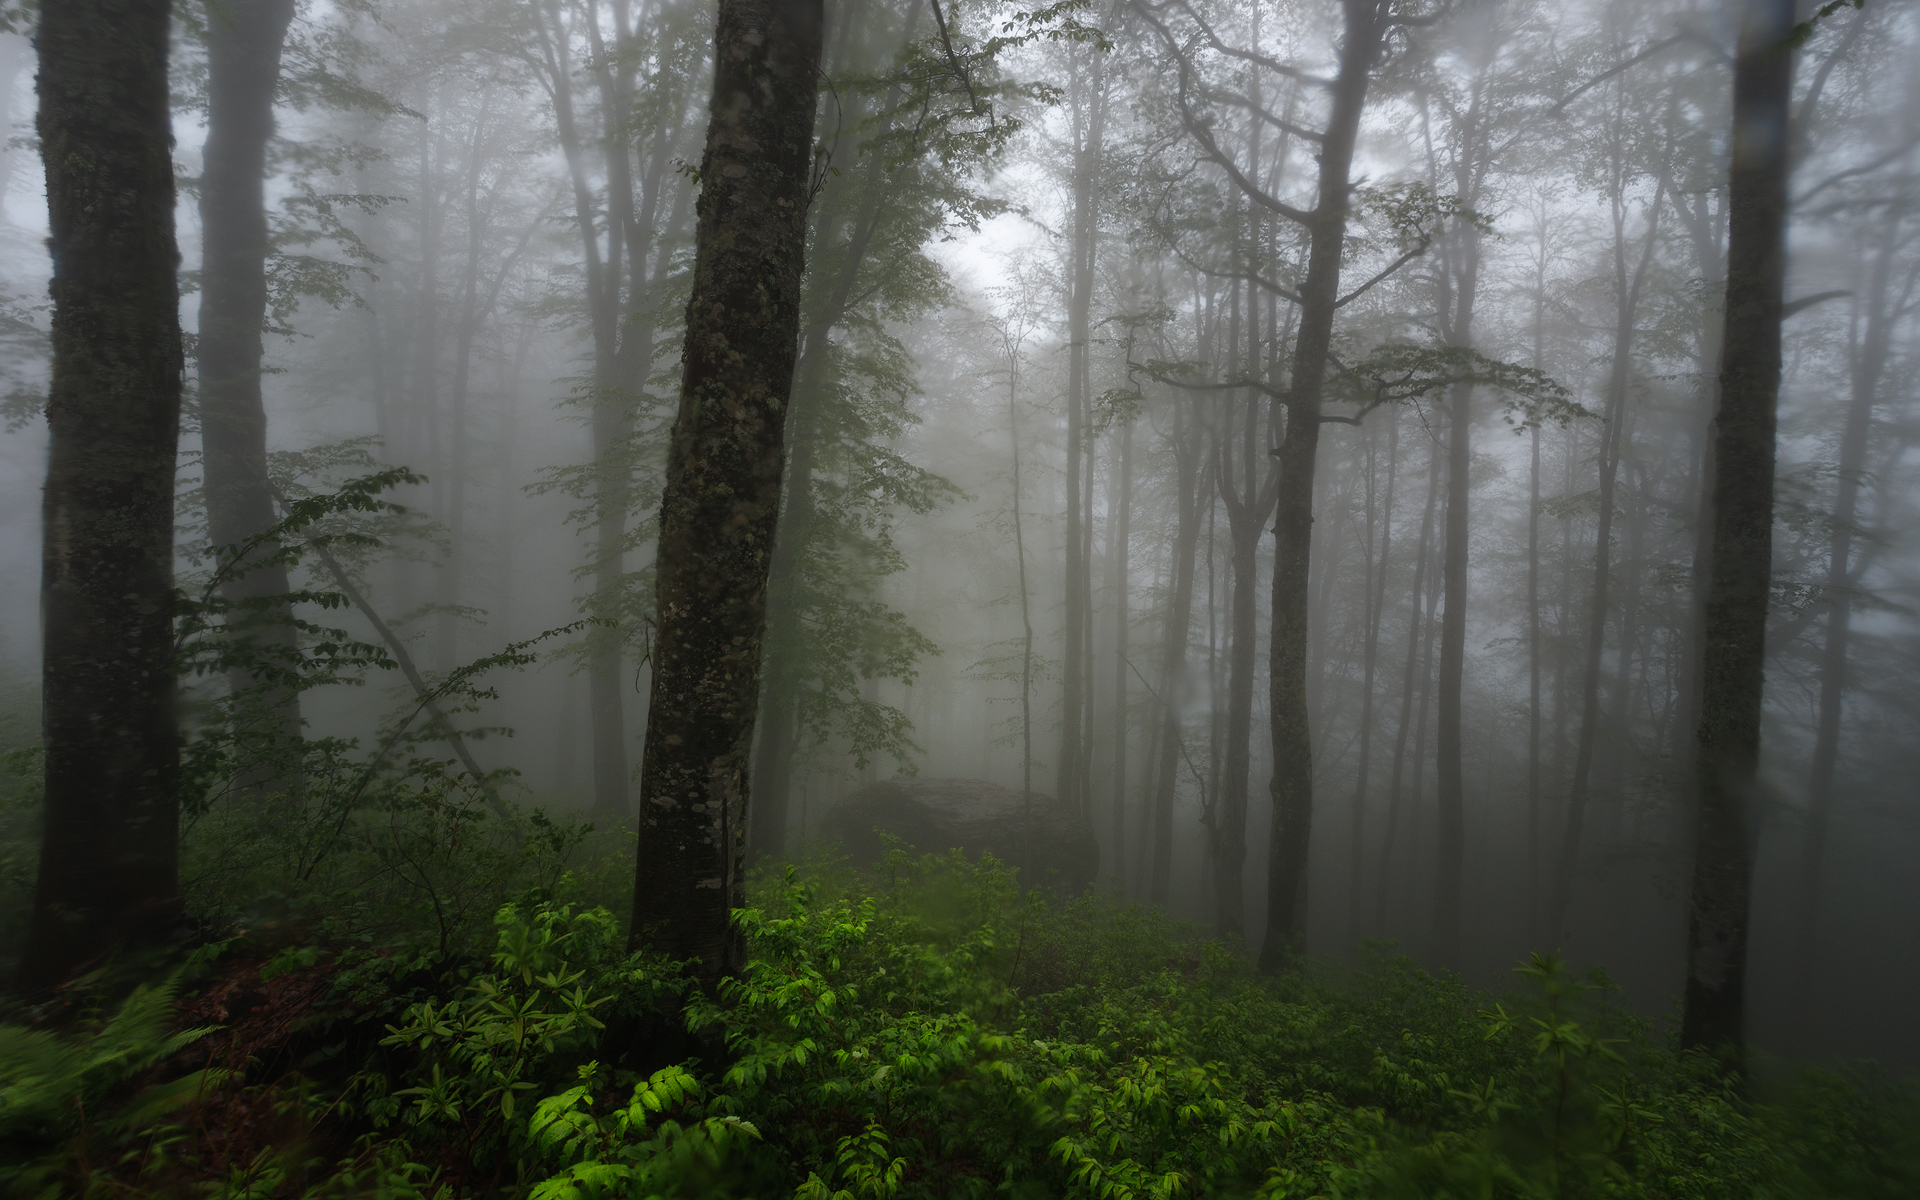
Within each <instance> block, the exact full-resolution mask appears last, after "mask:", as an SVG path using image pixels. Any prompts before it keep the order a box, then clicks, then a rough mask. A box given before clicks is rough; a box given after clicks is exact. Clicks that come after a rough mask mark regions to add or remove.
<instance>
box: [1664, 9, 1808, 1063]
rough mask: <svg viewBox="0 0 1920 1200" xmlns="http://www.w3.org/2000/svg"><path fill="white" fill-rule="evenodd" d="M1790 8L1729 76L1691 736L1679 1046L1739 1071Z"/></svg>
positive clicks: (1767, 575)
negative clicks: (1724, 212) (1720, 329)
mask: <svg viewBox="0 0 1920 1200" xmlns="http://www.w3.org/2000/svg"><path fill="white" fill-rule="evenodd" d="M1793 23H1794V3H1793V0H1748V2H1747V4H1746V5H1745V14H1744V17H1743V20H1742V24H1741V30H1740V50H1739V56H1738V58H1737V60H1736V62H1735V64H1734V72H1733V162H1732V168H1731V170H1730V172H1729V177H1728V183H1729V188H1728V217H1729V223H1728V236H1727V301H1726V313H1725V321H1726V326H1725V327H1726V332H1725V334H1724V335H1723V337H1722V340H1721V346H1722V358H1721V367H1720V409H1719V412H1718V413H1717V414H1716V416H1715V418H1714V471H1715V480H1714V490H1713V556H1712V565H1711V567H1710V568H1709V571H1710V582H1709V584H1708V593H1707V620H1706V646H1705V650H1706V654H1705V665H1704V669H1703V670H1702V672H1701V685H1702V686H1701V695H1700V729H1699V733H1698V735H1697V740H1698V743H1699V748H1698V767H1697V786H1698V789H1699V792H1698V798H1697V802H1696V804H1697V807H1696V812H1695V822H1694V851H1693V884H1692V889H1691V904H1690V906H1689V913H1688V928H1687V989H1686V1002H1685V1003H1686V1008H1685V1015H1684V1017H1683V1018H1682V1021H1681V1028H1680V1038H1681V1042H1682V1043H1683V1044H1684V1045H1687V1046H1695V1047H1704V1048H1708V1049H1712V1050H1716V1051H1719V1052H1722V1053H1724V1054H1726V1055H1727V1056H1728V1057H1729V1059H1730V1061H1731V1064H1732V1065H1733V1066H1734V1067H1735V1068H1736V1069H1738V1068H1740V1067H1741V1066H1742V1065H1743V1059H1744V1052H1745V1042H1746V973H1747V928H1748V919H1749V913H1748V895H1749V890H1750V886H1751V878H1752V862H1751V859H1750V857H1749V854H1750V849H1749V842H1748V837H1747V807H1748V805H1749V804H1750V803H1751V801H1752V799H1753V791H1754V785H1755V780H1756V778H1757V776H1758V774H1759V768H1760V711H1761V701H1762V690H1763V667H1762V664H1763V662H1764V661H1765V656H1766V632H1767V595H1768V586H1769V583H1770V581H1771V576H1772V570H1773V466H1774V427H1775V421H1776V416H1777V411H1778V407H1779V401H1780V370H1781V355H1780V319H1781V310H1782V307H1783V296H1782V292H1783V289H1784V287H1785V282H1786V267H1787V241H1786V229H1787V207H1788V203H1787V179H1788V156H1787V134H1788V113H1789V104H1790V102H1791V98H1792V92H1793V48H1792V45H1791V43H1790V41H1789V38H1790V36H1791V31H1792V29H1793Z"/></svg>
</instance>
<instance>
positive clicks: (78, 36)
mask: <svg viewBox="0 0 1920 1200" xmlns="http://www.w3.org/2000/svg"><path fill="white" fill-rule="evenodd" d="M168 13H169V5H167V4H165V3H162V2H159V0H63V2H62V3H59V4H50V5H47V6H46V7H45V8H44V9H43V10H42V11H41V17H40V27H39V32H38V35H37V39H36V40H37V45H38V48H39V61H40V75H39V95H40V112H39V118H38V122H37V125H38V132H39V135H40V146H41V153H42V155H43V157H44V159H45V162H46V165H47V214H48V220H49V226H50V236H49V238H48V245H49V248H50V249H51V251H52V254H53V268H54V270H53V282H52V285H51V287H50V292H51V294H52V298H53V306H54V308H53V334H52V343H53V364H52V365H53V371H52V383H51V386H50V388H49V392H48V403H47V425H48V429H49V432H50V435H51V437H50V443H49V452H48V459H47V482H46V490H45V494H44V510H43V511H44V525H43V529H44V533H43V550H42V560H41V564H42V575H41V593H40V595H41V615H42V621H43V628H44V633H43V637H44V642H43V659H42V685H41V686H42V703H43V710H42V712H43V715H42V722H43V724H42V731H43V736H44V739H45V748H46V808H45V823H44V826H43V830H42V834H41V843H40V870H39V878H38V880H37V882H36V884H35V888H34V897H33V914H32V916H31V918H30V920H29V923H28V927H27V939H26V947H25V951H24V953H23V957H22V961H21V965H20V977H19V983H20V985H21V987H22V989H23V990H25V991H28V992H37V991H41V990H44V989H47V988H50V987H52V986H54V985H56V984H58V983H59V982H60V981H61V980H63V979H65V978H66V977H67V976H68V975H69V974H70V973H71V972H73V971H74V970H75V969H76V968H78V967H80V966H82V965H83V964H85V963H87V962H89V961H92V960H93V959H95V958H97V957H98V956H100V955H101V954H103V953H105V952H107V951H108V950H110V949H112V948H113V947H114V946H115V945H116V944H119V943H131V944H135V945H138V944H142V943H153V942H156V941H159V940H162V939H164V938H165V937H166V936H167V934H168V933H169V931H170V927H171V924H172V922H173V920H174V919H175V917H176V915H177V914H178V911H179V900H178V869H179V807H178V803H177V798H176V796H175V786H176V782H177V777H178V774H179V762H180V757H179V755H180V750H179V732H178V727H177V724H176V719H175V711H174V696H175V662H174V653H173V490H174V458H175V453H176V449H177V445H178V440H179V428H180V375H181V368H182V361H181V348H180V323H179V287H178V284H177V282H176V273H177V272H178V270H179V263H180V256H179V252H178V250H177V249H176V248H175V244H174V235H173V205H174V192H173V162H172V158H171V156H170V153H169V149H170V146H171V143H172V135H171V132H170V129H169V124H168V108H167V19H168Z"/></svg>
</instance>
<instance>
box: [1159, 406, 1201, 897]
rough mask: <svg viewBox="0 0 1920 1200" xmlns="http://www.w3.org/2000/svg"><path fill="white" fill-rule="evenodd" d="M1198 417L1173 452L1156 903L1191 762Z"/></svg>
mask: <svg viewBox="0 0 1920 1200" xmlns="http://www.w3.org/2000/svg"><path fill="white" fill-rule="evenodd" d="M1194 423H1195V422H1194V421H1193V419H1192V418H1191V417H1190V416H1189V415H1187V413H1186V410H1185V409H1180V410H1177V411H1176V413H1175V416H1174V430H1173V455H1174V471H1175V475H1176V491H1177V497H1178V498H1177V500H1176V504H1177V506H1178V507H1177V509H1176V511H1175V517H1174V522H1175V524H1174V534H1173V594H1172V596H1171V597H1170V599H1169V602H1168V605H1167V630H1166V638H1165V643H1164V647H1163V651H1162V653H1163V660H1162V663H1161V670H1160V679H1161V683H1160V689H1161V690H1160V704H1159V709H1160V747H1159V749H1158V750H1157V751H1156V752H1155V758H1154V761H1155V765H1156V767H1157V768H1158V770H1157V777H1156V778H1155V779H1154V781H1153V801H1152V808H1151V811H1150V813H1149V816H1150V817H1151V825H1150V827H1149V829H1148V832H1147V843H1148V844H1149V845H1151V846H1152V848H1153V862H1152V869H1151V871H1150V872H1149V873H1148V877H1147V899H1148V900H1150V901H1151V902H1152V903H1154V904H1165V903H1166V902H1167V886H1168V884H1169V883H1170V882H1171V879H1172V874H1173V801H1174V797H1175V794H1176V792H1177V789H1178V786H1179V779H1180V768H1181V766H1182V764H1184V763H1185V761H1186V752H1185V748H1184V747H1183V745H1182V743H1181V729H1180V723H1181V722H1180V693H1181V690H1182V689H1183V688H1184V686H1185V680H1186V673H1187V638H1188V635H1189V633H1190V631H1191V628H1192V625H1193V567H1194V557H1195V552H1196V551H1197V550H1198V549H1199V547H1200V504H1201V498H1200V496H1199V495H1198V494H1197V493H1198V490H1199V489H1198V486H1197V485H1198V481H1199V480H1198V477H1199V474H1200V462H1199V459H1200V449H1201V446H1203V445H1204V444H1205V443H1204V442H1202V441H1201V434H1200V432H1199V431H1197V430H1195V429H1193V428H1192V426H1193V425H1194Z"/></svg>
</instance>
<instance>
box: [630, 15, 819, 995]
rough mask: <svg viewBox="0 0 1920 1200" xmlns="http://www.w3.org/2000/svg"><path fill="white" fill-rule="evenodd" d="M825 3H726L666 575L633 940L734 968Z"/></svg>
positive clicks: (661, 567)
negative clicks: (734, 918) (734, 921)
mask: <svg viewBox="0 0 1920 1200" xmlns="http://www.w3.org/2000/svg"><path fill="white" fill-rule="evenodd" d="M823 21H824V16H823V11H822V4H821V0H772V2H767V0H721V4H720V9H719V14H718V18H717V21H716V23H715V32H714V77H713V99H712V103H711V117H710V123H709V125H708V127H707V146H706V152H705V153H704V154H703V155H702V157H701V163H700V183H701V192H700V201H699V207H698V210H697V211H698V218H697V225H696V234H695V236H696V250H695V258H694V278H693V294H692V298H691V299H690V300H689V302H688V304H687V332H686V344H685V350H684V353H683V359H682V362H683V368H682V375H681V385H680V412H679V416H678V417H677V418H676V420H675V422H674V427H673V434H672V441H671V443H670V446H669V450H668V461H667V478H666V488H665V491H664V493H663V495H662V497H661V502H660V540H659V554H658V560H657V566H656V579H657V588H658V591H657V600H656V604H657V610H658V618H657V620H658V634H657V637H656V640H655V642H654V647H653V686H652V692H651V697H650V700H649V704H648V709H647V733H646V744H645V748H644V750H643V753H642V758H641V765H640V843H639V849H638V853H637V855H636V858H635V882H634V911H633V926H632V928H633V934H632V936H633V940H634V942H635V943H636V944H640V945H651V946H652V947H654V948H655V949H658V950H660V951H662V952H664V953H667V954H669V955H671V956H672V957H674V958H677V959H687V958H693V959H698V960H699V965H698V966H697V967H696V969H695V973H696V977H697V978H698V979H699V980H700V981H701V982H702V983H703V984H705V985H706V986H707V987H709V988H711V987H713V986H714V985H716V984H717V983H718V981H719V980H720V979H721V978H722V977H723V976H724V975H727V974H729V973H731V972H732V971H733V970H735V969H736V968H737V967H738V965H739V962H740V955H741V946H740V944H739V942H738V941H737V939H736V938H735V937H734V936H733V934H732V931H731V924H730V916H731V912H732V910H733V909H734V908H736V907H738V906H740V905H741V904H743V903H744V902H745V897H746V872H745V865H746V833H747V815H748V811H749V810H748V759H749V756H750V754H751V752H752V747H753V727H754V717H755V714H756V710H757V705H758V702H759V694H760V675H761V654H760V651H761V641H762V638H763V636H764V634H765V624H766V588H767V571H768V565H769V559H770V556H771V554H772V550H773V538H774V531H775V528H776V525H777V523H778V520H779V512H780V475H781V467H782V463H783V431H784V425H785V420H786V407H787V400H788V396H789V393H790V392H791V390H792V387H793V368H794V360H795V357H796V353H797V338H798V333H799V324H800V280H801V273H802V268H803V267H804V265H805V259H806V210H807V202H808V199H809V195H808V191H809V185H810V183H811V179H810V166H811V163H812V156H811V154H810V151H811V149H812V145H813V126H814V108H815V82H814V81H815V77H816V73H817V71H818V69H819V68H818V63H819V58H820V47H821V36H822V26H823Z"/></svg>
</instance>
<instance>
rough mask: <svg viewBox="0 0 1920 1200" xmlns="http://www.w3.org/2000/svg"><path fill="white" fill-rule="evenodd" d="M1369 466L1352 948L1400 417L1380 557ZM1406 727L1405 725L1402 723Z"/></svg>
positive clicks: (1360, 922) (1391, 424) (1359, 925)
mask: <svg viewBox="0 0 1920 1200" xmlns="http://www.w3.org/2000/svg"><path fill="white" fill-rule="evenodd" d="M1368 458H1369V462H1368V466H1367V598H1366V604H1367V614H1366V647H1365V649H1364V650H1362V652H1361V662H1362V665H1361V671H1360V674H1361V682H1360V761H1359V766H1358V769H1357V770H1356V771H1355V777H1354V782H1353V846H1352V850H1351V854H1350V856H1349V859H1348V864H1347V870H1348V872H1349V873H1350V876H1351V877H1350V879H1349V880H1348V884H1347V941H1348V942H1349V943H1350V944H1352V945H1353V946H1354V947H1355V948H1356V949H1357V948H1358V947H1359V945H1360V940H1361V938H1363V937H1365V936H1366V924H1365V918H1364V917H1363V916H1362V908H1363V905H1364V899H1363V897H1364V896H1365V894H1366V873H1367V872H1366V816H1367V785H1368V781H1369V779H1370V776H1371V771H1372V767H1373V693H1374V674H1375V671H1376V669H1377V667H1378V665H1379V661H1380V617H1381V613H1382V610H1383V609H1385V607H1386V599H1387V571H1388V569H1389V568H1390V567H1391V566H1392V565H1393V489H1394V482H1395V478H1396V476H1397V475H1398V473H1399V469H1400V414H1398V413H1394V414H1392V416H1391V418H1390V419H1389V421H1388V422H1387V488H1386V496H1385V499H1384V501H1383V502H1382V503H1381V505H1380V509H1379V514H1380V553H1379V556H1378V557H1377V558H1376V557H1375V556H1374V549H1373V529H1374V505H1373V465H1372V462H1371V458H1372V453H1371V449H1369V454H1368ZM1403 723H1404V722H1403Z"/></svg>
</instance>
